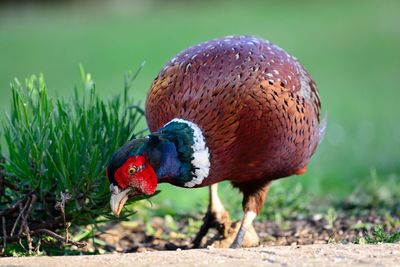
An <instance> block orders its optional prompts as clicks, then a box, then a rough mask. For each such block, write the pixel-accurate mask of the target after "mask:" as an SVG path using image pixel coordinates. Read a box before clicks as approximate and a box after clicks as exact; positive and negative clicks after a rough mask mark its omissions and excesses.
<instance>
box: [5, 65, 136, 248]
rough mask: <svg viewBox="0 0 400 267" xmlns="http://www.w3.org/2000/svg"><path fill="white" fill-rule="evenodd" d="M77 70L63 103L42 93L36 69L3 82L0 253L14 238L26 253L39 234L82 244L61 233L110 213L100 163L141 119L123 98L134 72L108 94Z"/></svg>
mask: <svg viewBox="0 0 400 267" xmlns="http://www.w3.org/2000/svg"><path fill="white" fill-rule="evenodd" d="M81 74H82V80H83V88H79V89H78V88H77V87H75V89H74V96H73V98H72V99H71V101H70V102H66V101H64V100H63V99H61V98H55V97H51V96H49V95H48V93H47V88H46V84H45V82H44V78H43V76H39V77H36V76H32V77H31V78H30V79H27V80H26V82H25V84H21V83H20V82H19V81H18V80H15V82H14V83H12V85H11V89H12V99H11V110H10V112H9V113H8V114H7V118H6V121H5V122H4V137H5V148H6V151H7V153H6V155H3V156H2V164H1V173H0V225H1V226H0V229H1V232H2V234H1V237H0V240H1V244H2V245H3V249H2V250H3V253H6V250H5V248H6V244H7V243H12V242H14V241H17V240H20V239H21V238H22V239H23V240H26V242H25V244H26V245H27V246H28V247H27V249H26V250H27V251H29V252H31V251H32V250H33V249H34V243H35V241H36V242H37V241H38V240H39V238H40V237H41V236H43V235H46V236H51V237H53V238H55V239H56V240H58V241H62V242H63V243H64V244H75V245H77V246H83V245H84V244H83V243H79V242H73V241H71V240H70V239H69V237H68V228H69V227H70V225H75V226H83V225H88V224H95V223H97V222H99V221H101V220H104V219H107V218H108V219H110V218H111V214H110V208H109V204H108V203H109V197H110V193H109V183H108V181H107V178H106V176H105V167H106V164H107V161H108V160H109V159H110V157H111V154H112V153H113V152H114V151H115V150H116V149H117V148H118V147H119V146H121V145H122V144H123V143H125V142H126V141H127V140H129V139H130V138H132V133H133V132H134V131H137V126H138V123H139V122H140V120H141V119H142V118H143V114H144V112H143V110H142V109H141V108H139V107H138V106H137V105H133V106H129V105H128V103H132V101H131V100H130V99H129V98H128V90H129V88H130V87H131V84H132V81H133V80H134V79H135V77H136V75H137V74H138V72H136V73H128V74H127V75H126V76H125V87H124V91H123V95H117V96H115V97H114V98H112V99H110V100H108V101H104V100H101V99H100V98H99V96H98V95H97V94H96V89H95V83H94V82H93V80H92V79H91V76H90V74H85V73H84V71H83V68H81ZM139 134H140V133H139ZM127 215H129V213H128V214H125V217H126V216H127ZM57 232H58V233H57ZM60 232H65V233H64V234H65V236H61V235H60ZM35 236H36V237H35ZM37 237H39V238H37ZM35 239H36V240H35Z"/></svg>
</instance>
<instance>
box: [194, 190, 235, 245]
mask: <svg viewBox="0 0 400 267" xmlns="http://www.w3.org/2000/svg"><path fill="white" fill-rule="evenodd" d="M209 190H210V203H209V205H208V210H207V213H206V215H205V216H204V219H203V225H202V226H201V227H200V230H199V232H198V233H197V235H196V237H195V239H194V241H193V247H194V248H198V247H200V245H201V241H202V239H203V237H204V236H205V235H206V234H207V232H208V230H209V229H210V228H216V229H217V230H218V232H219V233H220V234H221V235H224V233H225V230H226V229H227V228H229V227H230V225H231V220H230V217H229V214H228V212H227V211H226V210H225V208H224V206H223V204H222V202H221V200H220V199H219V197H218V185H217V184H213V185H211V186H210V187H209Z"/></svg>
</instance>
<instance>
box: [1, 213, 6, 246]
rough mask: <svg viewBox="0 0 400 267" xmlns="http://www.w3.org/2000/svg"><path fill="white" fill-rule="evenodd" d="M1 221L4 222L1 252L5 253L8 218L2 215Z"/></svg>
mask: <svg viewBox="0 0 400 267" xmlns="http://www.w3.org/2000/svg"><path fill="white" fill-rule="evenodd" d="M1 221H2V223H3V248H2V249H1V253H4V251H5V250H6V246H7V229H6V218H5V217H1Z"/></svg>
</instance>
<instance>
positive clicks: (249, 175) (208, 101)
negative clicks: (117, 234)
mask: <svg viewBox="0 0 400 267" xmlns="http://www.w3.org/2000/svg"><path fill="white" fill-rule="evenodd" d="M320 111H321V101H320V96H319V93H318V90H317V86H316V84H315V82H314V81H313V79H312V78H311V76H310V74H309V73H308V72H307V71H306V69H305V68H304V67H303V65H302V64H301V63H300V62H299V60H298V59H297V58H295V57H294V56H291V55H290V54H289V53H287V52H286V51H285V50H283V49H282V48H280V47H279V46H277V45H275V44H273V43H271V42H270V41H267V40H265V39H262V38H259V37H255V36H226V37H222V38H218V39H212V40H209V41H206V42H202V43H199V44H197V45H194V46H192V47H189V48H187V49H185V50H183V51H182V52H180V53H178V54H177V55H176V56H174V57H173V58H172V59H170V60H169V61H168V62H167V63H166V64H165V66H164V67H163V68H162V69H161V71H160V72H159V74H158V75H157V76H156V78H155V79H154V81H153V82H152V84H151V87H150V89H149V91H148V94H147V99H146V103H145V117H146V120H147V124H148V127H149V130H150V134H148V135H147V136H144V137H142V138H138V139H132V140H130V141H128V142H127V143H126V144H124V145H123V146H122V147H120V148H119V149H118V150H117V151H116V152H114V154H113V155H112V157H111V159H110V161H109V163H108V166H107V176H108V179H109V181H110V191H111V198H110V205H111V209H112V212H113V213H114V214H115V215H117V216H118V215H119V214H120V212H121V210H122V208H123V206H124V204H125V203H126V201H127V200H128V199H130V198H132V197H136V196H141V195H152V194H154V193H155V192H156V188H157V185H158V184H160V183H169V184H172V185H174V186H178V187H184V188H188V189H189V188H199V187H206V186H208V187H209V193H210V203H209V205H208V210H207V213H206V215H205V217H204V219H203V225H202V226H201V228H200V230H199V233H198V234H197V235H196V237H195V238H194V241H193V246H194V247H200V246H201V242H202V239H203V237H204V236H205V235H206V234H207V232H208V230H209V229H210V228H211V227H216V228H217V229H219V232H220V233H221V235H222V238H224V239H226V240H229V243H228V244H227V245H225V246H229V247H231V248H239V247H242V246H254V245H257V244H258V237H257V235H256V234H255V231H254V228H253V221H254V219H255V218H256V217H257V215H258V214H259V213H260V211H261V208H262V206H263V204H264V201H265V199H266V195H267V192H268V189H269V187H270V184H271V182H272V181H274V180H277V179H279V178H284V177H288V176H291V175H301V174H303V173H305V172H306V170H307V165H308V163H309V161H310V158H311V156H312V155H313V154H314V152H315V150H316V148H317V146H318V144H319V142H320V140H321V138H322V135H323V132H324V128H325V123H324V122H323V121H322V120H321V119H320ZM222 181H229V182H230V183H231V184H232V186H233V187H235V188H238V189H239V191H240V192H241V193H242V194H243V202H242V208H243V217H242V219H241V220H240V221H239V222H238V223H237V224H236V230H235V231H232V230H230V229H229V227H233V226H232V223H231V222H230V217H229V214H228V213H227V211H226V210H225V208H224V206H223V203H222V201H221V200H220V198H219V196H218V187H217V186H218V183H219V182H222ZM189 199H190V198H189ZM189 199H188V200H187V201H190V200H189ZM232 233H233V234H232ZM247 237H248V238H247ZM246 240H247V241H246ZM246 242H247V243H246ZM246 244H247V245H246Z"/></svg>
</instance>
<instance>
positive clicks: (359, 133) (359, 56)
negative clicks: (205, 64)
mask: <svg viewBox="0 0 400 267" xmlns="http://www.w3.org/2000/svg"><path fill="white" fill-rule="evenodd" d="M399 14H400V1H396V0H393V1H372V0H366V1H306V0H303V1H194V2H190V1H161V0H160V1H154V0H153V1H145V0H143V1H98V2H95V1H83V2H78V1H72V2H70V1H67V2H64V1H61V2H59V1H47V2H39V3H37V2H33V3H31V2H24V3H23V4H21V3H20V4H13V3H10V2H5V3H2V4H1V3H0V92H1V98H0V105H1V107H2V110H7V109H8V108H9V99H10V89H9V83H10V81H12V80H13V79H14V77H18V78H20V79H24V78H25V77H27V76H29V75H31V74H38V73H43V74H44V75H45V77H46V81H47V85H48V87H49V91H50V93H52V94H54V95H61V96H69V95H70V94H71V93H72V88H73V86H74V84H78V83H79V82H80V78H79V69H78V64H79V63H82V64H83V65H84V66H85V69H86V70H87V71H88V72H90V73H92V75H93V77H94V79H95V81H96V84H97V89H98V91H99V92H100V94H101V96H102V97H104V98H106V97H108V96H111V95H113V94H115V93H118V92H122V87H123V74H124V72H125V71H127V70H129V69H133V70H134V69H136V68H137V67H138V66H139V65H140V63H141V62H142V61H146V65H145V67H144V69H143V70H142V72H141V73H140V75H139V77H138V79H137V80H136V83H135V90H134V91H132V94H133V96H134V97H135V99H136V100H142V103H143V102H144V100H145V96H146V92H147V90H148V88H149V86H150V84H151V82H152V79H153V78H154V77H155V76H156V75H157V73H158V71H159V70H160V69H161V67H162V66H163V64H164V63H165V62H166V61H167V60H168V59H170V58H171V57H173V56H174V55H175V54H176V53H178V52H179V51H181V50H182V49H184V48H187V47H189V46H191V45H194V44H196V43H198V42H201V41H205V40H208V39H212V38H216V37H221V36H224V35H232V34H246V35H256V36H259V37H262V38H265V39H268V40H270V41H272V42H274V43H276V44H278V45H279V46H281V47H282V48H284V49H285V50H287V51H288V52H289V53H291V54H293V55H294V56H296V57H297V58H298V59H299V60H300V61H301V62H302V63H303V64H304V65H305V67H306V68H307V69H308V70H309V72H310V73H311V74H312V76H313V78H314V79H315V81H316V83H317V85H318V88H319V91H320V95H321V98H322V105H323V109H324V111H325V113H327V116H328V128H327V134H326V137H325V139H324V141H323V142H322V144H321V145H320V147H319V149H318V150H317V153H316V154H315V156H314V157H313V159H312V161H311V164H310V166H309V171H308V173H307V174H306V175H304V176H298V177H292V178H289V179H283V180H281V181H279V182H276V183H275V184H276V185H275V186H283V187H285V188H286V190H289V191H290V190H294V189H295V185H298V183H300V184H301V185H302V187H303V188H304V192H305V193H306V194H307V195H308V196H312V197H316V198H324V199H326V198H328V199H335V200H340V199H343V198H345V197H346V195H348V194H349V193H350V192H352V191H353V190H354V189H355V187H357V186H360V185H361V186H362V185H368V184H369V183H371V175H370V173H371V170H376V172H377V174H378V177H379V179H381V180H382V181H386V180H390V179H392V180H393V179H395V180H396V181H398V180H399V177H400V104H399V99H400V87H399V84H400V15H399ZM143 127H144V124H143ZM395 184H397V185H396V186H400V185H398V183H397V182H396V183H395ZM161 189H162V190H163V192H162V193H161V194H159V195H158V196H157V197H155V198H154V199H153V200H152V201H153V203H162V204H163V205H167V206H169V207H170V208H171V209H175V210H179V211H180V212H187V211H192V210H193V209H194V208H196V209H197V208H198V207H201V208H202V209H205V207H206V203H207V196H206V195H207V189H204V188H203V189H180V188H177V187H173V186H170V185H162V186H161ZM279 192H281V193H279ZM282 192H284V191H276V190H275V191H274V190H273V188H272V192H271V194H282ZM222 195H223V198H224V199H225V201H228V202H229V203H238V202H239V201H240V198H239V195H238V194H237V193H236V191H234V190H232V189H230V187H229V186H226V185H225V186H223V188H222ZM266 205H268V203H267V204H266ZM239 207H240V206H237V207H236V208H238V209H239Z"/></svg>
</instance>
